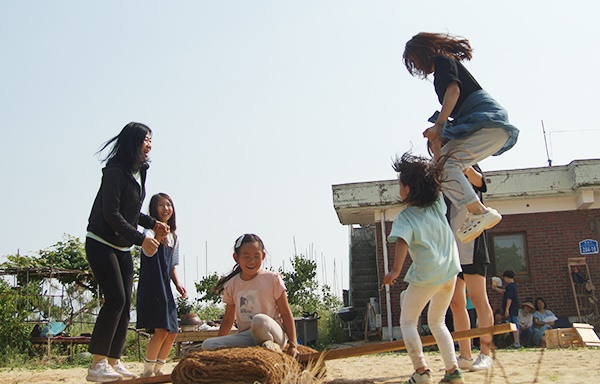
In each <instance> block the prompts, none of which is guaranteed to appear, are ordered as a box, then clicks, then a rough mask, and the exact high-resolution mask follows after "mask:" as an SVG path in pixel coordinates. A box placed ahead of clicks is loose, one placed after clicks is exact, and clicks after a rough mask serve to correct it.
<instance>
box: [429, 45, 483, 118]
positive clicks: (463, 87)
mask: <svg viewBox="0 0 600 384" xmlns="http://www.w3.org/2000/svg"><path fill="white" fill-rule="evenodd" d="M433 66H434V68H435V70H434V72H433V78H434V80H433V85H434V87H435V93H436V94H437V96H438V100H439V101H440V104H442V103H443V102H444V95H445V94H446V89H447V88H448V85H449V84H450V83H452V82H454V81H456V82H457V83H458V86H459V87H460V96H459V97H458V102H457V103H456V106H455V107H454V109H453V110H452V113H451V114H450V117H456V113H457V112H458V110H459V109H460V106H461V105H462V104H463V103H464V101H465V100H466V99H467V97H469V95H471V94H472V93H473V92H475V91H479V90H480V89H481V86H480V85H479V83H477V80H475V78H474V77H473V75H471V73H469V71H467V68H465V67H464V65H462V63H461V62H460V61H458V60H455V59H453V58H451V57H449V56H437V57H436V58H435V59H434V61H433Z"/></svg>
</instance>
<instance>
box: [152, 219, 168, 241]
mask: <svg viewBox="0 0 600 384" xmlns="http://www.w3.org/2000/svg"><path fill="white" fill-rule="evenodd" d="M152 231H154V237H155V238H156V239H157V240H158V241H162V240H163V239H164V238H165V237H166V236H167V234H168V233H169V232H171V228H169V226H168V225H167V224H165V223H163V222H162V221H158V220H156V224H154V228H152Z"/></svg>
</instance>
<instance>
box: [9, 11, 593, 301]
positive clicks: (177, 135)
mask: <svg viewBox="0 0 600 384" xmlns="http://www.w3.org/2000/svg"><path fill="white" fill-rule="evenodd" d="M599 13H600V5H598V4H596V3H594V2H589V1H570V2H566V1H553V0H544V1H538V0H532V1H527V2H524V1H513V0H507V1H503V2H475V1H462V0H458V1H453V2H447V1H438V0H432V1H429V2H426V3H424V2H403V1H352V0H331V1H324V0H321V1H316V0H303V1H261V0H257V1H171V2H157V1H147V0H145V1H127V2H123V1H110V0H109V1H102V2H81V1H63V0H57V1H52V2H48V1H33V0H32V1H3V2H0V46H1V47H2V50H3V52H2V60H0V129H1V132H2V140H0V175H1V179H2V188H1V189H0V196H1V200H2V203H3V204H2V205H3V212H4V213H6V214H7V217H6V218H4V220H2V221H1V224H0V233H1V234H2V242H0V261H4V259H5V258H4V256H6V255H11V254H16V253H17V252H19V253H20V254H28V255H33V254H36V252H37V251H39V250H40V249H45V248H47V247H50V246H52V245H54V244H56V243H57V242H59V241H61V240H62V239H63V236H64V234H70V235H73V236H76V237H79V238H81V239H83V238H84V237H85V234H86V225H87V219H88V216H89V213H90V209H91V206H92V202H93V200H94V197H95V195H96V193H97V190H98V187H99V185H100V178H101V169H102V163H101V162H100V161H99V158H98V156H97V155H95V153H96V152H97V151H98V149H99V148H100V146H101V145H102V143H104V142H105V141H107V140H108V139H110V138H112V137H113V136H115V135H117V134H118V133H119V131H120V130H121V129H122V128H123V126H125V125H126V124H127V123H128V122H130V121H137V122H142V123H145V124H147V125H148V126H150V128H151V129H152V130H153V149H152V152H151V153H150V157H151V160H152V163H151V167H150V169H149V172H148V181H147V185H146V187H147V196H148V197H147V199H146V201H145V202H144V211H145V212H147V205H148V202H149V200H150V199H149V198H150V196H152V195H153V194H155V193H158V192H166V193H168V194H169V195H170V196H171V197H172V198H173V200H174V203H175V208H176V212H177V225H178V229H177V233H178V235H179V238H180V240H181V253H182V255H183V263H182V265H181V266H180V276H181V277H182V278H184V279H185V283H186V286H187V289H188V291H190V290H192V291H193V290H194V286H193V283H194V281H197V280H198V279H199V278H202V277H203V276H205V275H206V274H207V273H208V274H212V273H213V272H217V273H219V274H225V273H227V272H228V271H230V270H231V268H232V267H233V264H234V262H233V258H232V249H233V243H234V241H235V240H236V239H237V237H239V236H240V235H241V234H243V233H256V234H258V235H259V236H260V237H261V238H262V239H263V241H264V243H265V245H266V247H267V251H268V257H267V260H266V262H265V264H266V266H267V267H272V268H274V269H279V268H286V269H289V267H290V258H291V257H292V256H293V255H294V253H298V254H303V255H309V256H310V257H312V258H313V259H314V260H315V261H317V266H318V272H317V277H318V278H319V280H320V282H321V283H325V282H326V283H327V284H329V285H330V286H332V287H333V288H334V291H335V292H337V293H340V292H341V290H342V289H347V287H348V228H347V227H345V226H343V225H341V224H340V223H339V220H338V218H337V216H336V213H335V210H334V208H333V198H332V185H336V184H345V183H353V182H366V181H376V180H389V179H394V178H395V177H396V175H395V174H394V172H393V170H392V168H391V166H390V164H391V158H392V157H393V156H395V155H396V154H401V153H403V152H405V151H407V150H412V151H413V152H414V153H418V154H425V153H426V151H425V141H424V139H423V138H422V132H423V130H424V129H426V128H427V127H428V126H429V125H430V124H428V123H427V118H428V117H429V116H430V115H431V114H432V113H433V112H434V111H435V110H436V109H439V103H438V101H437V98H436V96H435V93H434V90H433V84H432V83H431V82H430V81H424V80H421V79H418V78H414V77H411V76H410V75H409V73H408V72H407V71H406V69H405V68H404V66H403V64H402V52H403V48H404V44H405V43H406V41H407V40H409V39H410V38H411V37H412V36H413V35H415V34H416V33H418V32H421V31H428V32H442V33H443V32H450V33H452V34H456V35H461V36H465V37H467V38H468V39H469V40H470V41H471V44H472V46H473V48H474V53H473V59H472V60H471V61H470V62H466V63H465V65H466V66H467V68H468V69H469V70H470V71H471V73H472V74H473V75H474V76H475V78H476V79H477V80H478V82H479V83H480V84H481V85H482V87H483V88H484V89H486V90H487V91H488V92H489V93H490V94H491V95H492V96H493V97H494V98H495V99H496V100H498V101H499V102H500V103H501V104H502V105H503V106H504V107H505V108H506V109H507V110H508V113H509V116H510V120H511V123H513V124H514V125H515V126H517V127H518V128H519V129H520V130H521V132H520V136H519V141H518V143H517V145H516V146H515V147H514V148H513V149H512V150H510V151H509V152H507V153H505V154H503V155H502V156H499V157H494V158H490V159H487V160H485V161H483V162H482V163H480V164H481V166H482V168H483V169H484V170H486V171H491V170H508V169H521V168H531V167H545V166H547V159H548V156H547V153H548V154H549V157H550V158H551V159H552V160H553V165H565V164H568V163H570V162H571V161H573V160H576V159H591V158H598V157H599V156H598V143H599V142H600V123H599V122H600V120H599V119H598V117H597V114H596V113H595V112H594V111H596V110H598V105H599V103H598V101H599V97H598V96H594V95H595V94H596V92H597V90H598V89H600V78H599V77H598V76H595V75H594V73H595V72H597V69H598V65H599V63H600V50H598V49H597V46H598V42H597V37H598V36H599V35H600V24H599V23H598V21H597V15H598V14H599ZM590 73H591V74H592V75H590ZM542 122H543V126H544V128H545V130H546V136H545V137H544V134H543V131H542ZM545 139H546V140H545ZM546 143H547V144H546ZM334 272H335V274H334Z"/></svg>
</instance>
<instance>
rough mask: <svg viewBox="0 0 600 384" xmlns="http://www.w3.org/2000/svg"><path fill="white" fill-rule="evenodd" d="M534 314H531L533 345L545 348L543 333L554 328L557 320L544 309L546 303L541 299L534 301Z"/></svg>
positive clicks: (550, 312) (549, 311)
mask: <svg viewBox="0 0 600 384" xmlns="http://www.w3.org/2000/svg"><path fill="white" fill-rule="evenodd" d="M535 309H536V312H535V313H534V314H533V342H534V344H535V345H537V346H540V347H542V348H546V338H545V337H544V332H546V330H548V329H552V328H554V322H555V321H556V320H558V318H557V317H556V316H555V315H554V313H552V311H551V310H549V309H546V302H545V301H544V299H542V298H541V297H538V298H537V299H535Z"/></svg>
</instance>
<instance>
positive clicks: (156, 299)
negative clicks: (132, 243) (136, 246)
mask: <svg viewBox="0 0 600 384" xmlns="http://www.w3.org/2000/svg"><path fill="white" fill-rule="evenodd" d="M149 211H150V216H151V217H153V218H155V219H156V220H160V221H162V222H165V223H167V224H168V225H169V228H170V229H171V231H170V232H169V233H168V234H164V235H163V236H158V235H156V234H155V233H154V232H153V231H152V230H146V231H145V233H146V235H147V236H152V237H154V238H155V239H156V240H157V241H159V242H160V246H159V247H158V251H157V252H155V253H152V254H149V253H147V252H146V251H142V252H143V254H144V255H145V256H146V257H144V256H142V258H141V266H140V281H139V283H138V292H137V306H136V308H137V325H136V326H137V328H138V329H147V330H149V331H150V332H153V333H154V336H152V339H151V340H150V342H149V343H148V348H147V349H146V357H145V358H144V372H143V373H142V377H150V376H154V375H156V376H159V375H162V374H163V373H162V372H161V368H162V366H163V365H164V364H165V363H166V360H167V357H168V356H169V352H170V351H171V348H172V347H173V342H174V341H175V337H176V336H177V331H178V324H177V307H176V305H175V300H174V299H173V293H172V292H171V281H173V284H174V285H175V288H176V289H177V292H179V294H180V295H181V296H182V297H184V298H185V297H186V296H187V292H186V289H185V287H184V286H183V285H182V284H181V282H180V281H179V277H178V276H177V269H176V266H177V265H178V264H179V238H178V237H177V235H176V234H175V230H176V229H177V223H176V220H175V205H173V200H172V199H171V198H170V197H169V195H167V194H166V193H158V194H156V195H154V196H152V199H150V209H149Z"/></svg>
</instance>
